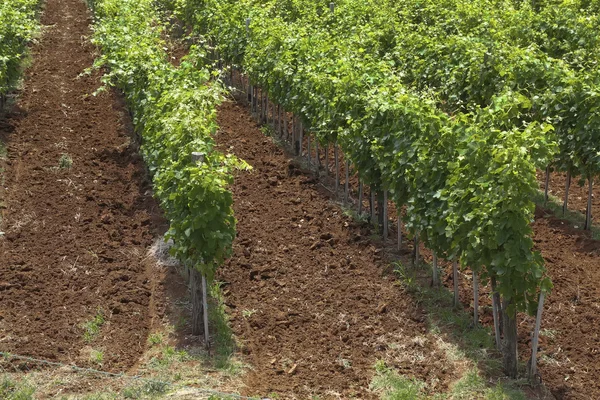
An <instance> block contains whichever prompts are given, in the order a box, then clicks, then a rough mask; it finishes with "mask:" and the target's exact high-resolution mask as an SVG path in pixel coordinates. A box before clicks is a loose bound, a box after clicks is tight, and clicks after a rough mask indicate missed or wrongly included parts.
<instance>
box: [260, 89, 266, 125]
mask: <svg viewBox="0 0 600 400" xmlns="http://www.w3.org/2000/svg"><path fill="white" fill-rule="evenodd" d="M264 104H265V92H264V91H263V90H261V91H260V108H259V109H260V112H259V121H260V123H263V121H264V114H265V108H264V107H263V106H264Z"/></svg>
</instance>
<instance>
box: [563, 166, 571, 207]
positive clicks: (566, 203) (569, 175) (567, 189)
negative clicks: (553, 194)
mask: <svg viewBox="0 0 600 400" xmlns="http://www.w3.org/2000/svg"><path fill="white" fill-rule="evenodd" d="M570 187H571V170H570V169H569V170H567V181H566V183H565V200H564V202H563V208H562V212H563V215H565V213H566V212H567V206H568V203H569V188H570Z"/></svg>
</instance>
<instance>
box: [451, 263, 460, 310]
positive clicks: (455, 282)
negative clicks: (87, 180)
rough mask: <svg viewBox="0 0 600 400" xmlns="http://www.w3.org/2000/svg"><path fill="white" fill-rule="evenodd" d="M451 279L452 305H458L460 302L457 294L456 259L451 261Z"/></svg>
mask: <svg viewBox="0 0 600 400" xmlns="http://www.w3.org/2000/svg"><path fill="white" fill-rule="evenodd" d="M452 281H453V282H452V283H453V284H454V307H458V306H459V304H460V298H459V296H458V260H454V261H453V262H452Z"/></svg>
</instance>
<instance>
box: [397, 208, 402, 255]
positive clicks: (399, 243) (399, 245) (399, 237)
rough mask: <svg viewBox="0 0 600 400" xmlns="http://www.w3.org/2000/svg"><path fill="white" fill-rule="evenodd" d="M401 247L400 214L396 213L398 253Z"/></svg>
mask: <svg viewBox="0 0 600 400" xmlns="http://www.w3.org/2000/svg"><path fill="white" fill-rule="evenodd" d="M401 247H402V220H401V218H400V212H399V211H398V251H400V248H401Z"/></svg>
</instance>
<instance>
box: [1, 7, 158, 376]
mask: <svg viewBox="0 0 600 400" xmlns="http://www.w3.org/2000/svg"><path fill="white" fill-rule="evenodd" d="M90 22H91V20H90V18H89V15H88V14H87V9H86V5H85V2H83V1H81V0H48V1H47V2H46V6H45V9H44V13H43V15H42V17H41V23H42V25H43V28H44V29H43V32H44V33H43V37H42V38H41V40H40V42H39V43H38V44H36V45H34V46H33V48H32V57H33V64H32V65H31V67H30V68H29V69H28V71H27V73H26V76H25V87H24V89H23V91H22V93H21V94H20V99H19V102H18V105H17V106H16V107H15V108H14V109H13V110H12V111H11V112H10V113H9V115H8V117H7V120H6V121H5V123H3V124H2V125H1V126H2V128H1V133H2V139H3V140H4V141H5V142H6V144H7V148H8V159H7V160H6V161H5V162H3V164H4V168H5V169H6V172H5V174H4V175H5V176H4V179H5V182H4V184H3V188H2V192H0V199H2V200H3V206H2V208H3V209H2V219H3V221H2V229H1V230H2V231H4V232H5V234H4V235H3V236H2V237H0V260H1V261H0V304H1V307H0V351H8V352H11V353H18V354H25V355H32V356H36V357H41V358H46V359H49V360H60V361H65V362H76V363H78V364H80V365H81V364H84V365H85V364H86V363H89V359H90V352H91V350H92V349H94V350H98V351H102V352H103V353H104V357H103V361H102V367H103V368H104V369H108V370H126V369H128V368H130V367H132V366H133V365H134V364H135V363H136V361H137V359H138V357H139V355H140V354H141V353H142V352H143V350H144V349H145V346H146V337H147V333H148V329H149V325H150V323H151V317H152V315H151V312H150V309H151V305H152V304H151V303H152V298H151V294H152V293H151V286H152V285H151V281H150V279H151V276H150V274H149V273H147V272H146V264H145V263H144V257H145V255H146V248H147V246H148V245H150V244H151V242H152V239H153V238H154V237H155V235H156V233H157V232H156V227H157V226H158V224H157V223H158V221H159V213H158V210H157V207H156V205H155V203H154V202H153V200H152V197H151V187H150V185H149V182H148V181H147V180H146V178H145V176H146V173H145V167H144V164H143V162H142V160H141V159H140V157H139V156H138V155H137V152H136V149H135V148H134V147H135V146H134V145H132V143H133V140H132V139H131V137H130V136H129V135H128V134H129V133H130V125H129V119H128V115H127V113H126V110H125V108H124V107H123V105H121V104H120V102H119V98H118V96H117V95H115V94H114V93H112V92H109V94H105V95H102V96H97V97H94V96H91V94H92V93H93V92H94V91H95V90H96V89H97V88H98V87H99V77H100V74H99V73H92V74H91V76H88V75H80V74H82V73H83V72H84V70H85V69H86V68H88V67H90V66H91V65H92V63H93V60H94V48H93V46H92V45H91V44H90V43H89V42H88V41H87V39H86V38H87V37H89V36H90V35H91V31H90V29H89V24H90ZM63 154H65V155H68V156H69V157H70V158H71V159H72V162H73V163H72V167H71V168H60V167H59V160H60V159H61V157H62V155H63ZM65 157H66V156H65ZM63 161H64V160H63ZM63 166H64V165H63ZM98 311H100V312H102V314H103V315H104V318H105V323H104V324H103V325H102V326H101V329H100V333H99V335H98V336H97V338H95V339H94V340H92V341H91V342H89V343H87V342H85V341H84V338H83V334H84V329H83V327H82V324H84V323H85V322H87V321H90V320H92V319H93V317H94V316H95V315H96V314H97V313H98ZM95 366H98V365H95Z"/></svg>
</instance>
